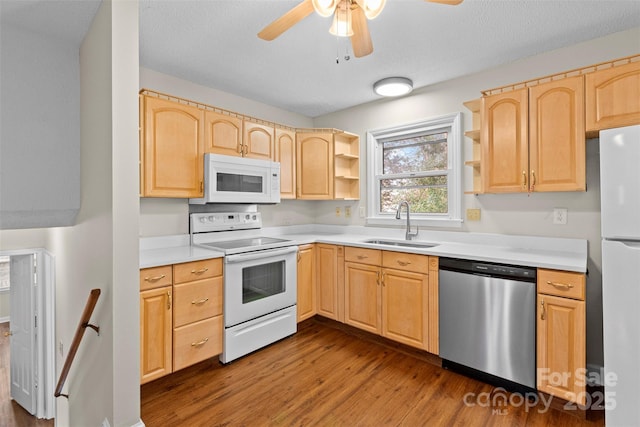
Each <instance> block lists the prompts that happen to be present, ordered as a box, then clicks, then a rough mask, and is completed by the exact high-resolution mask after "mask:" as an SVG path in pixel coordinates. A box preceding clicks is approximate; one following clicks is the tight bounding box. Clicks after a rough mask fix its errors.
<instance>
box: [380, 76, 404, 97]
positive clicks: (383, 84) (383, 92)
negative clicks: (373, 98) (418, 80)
mask: <svg viewBox="0 0 640 427" xmlns="http://www.w3.org/2000/svg"><path fill="white" fill-rule="evenodd" d="M412 90H413V82H412V81H411V80H409V79H408V78H406V77H387V78H384V79H382V80H378V81H377V82H375V83H374V84H373V91H374V92H375V93H376V94H378V95H380V96H401V95H406V94H408V93H409V92H411V91H412Z"/></svg>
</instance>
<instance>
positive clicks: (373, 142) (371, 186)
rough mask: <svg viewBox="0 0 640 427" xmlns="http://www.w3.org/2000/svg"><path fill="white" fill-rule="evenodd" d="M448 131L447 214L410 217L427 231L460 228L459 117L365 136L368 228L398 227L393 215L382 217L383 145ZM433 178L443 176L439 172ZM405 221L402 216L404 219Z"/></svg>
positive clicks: (446, 116) (460, 126) (453, 116)
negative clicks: (434, 132)
mask: <svg viewBox="0 0 640 427" xmlns="http://www.w3.org/2000/svg"><path fill="white" fill-rule="evenodd" d="M445 129H446V130H447V132H449V139H448V142H447V150H448V152H447V170H446V175H447V194H448V210H449V212H448V213H446V214H441V213H438V214H424V213H414V212H412V213H411V221H412V222H413V223H414V224H417V225H422V226H427V227H454V228H459V227H462V212H461V206H462V149H463V146H462V113H460V112H458V113H451V114H446V115H443V116H438V117H432V118H428V119H425V120H421V121H418V122H413V123H407V124H403V125H398V126H392V127H388V128H383V129H376V130H371V131H368V132H367V212H368V215H367V218H366V224H367V225H401V224H404V220H403V221H399V220H397V219H395V213H386V214H385V213H381V212H380V211H379V207H380V180H379V179H378V176H380V175H381V174H382V162H383V160H382V143H383V142H384V141H387V140H389V139H400V138H409V137H411V136H414V135H419V134H423V133H426V132H431V131H437V130H445ZM434 174H435V175H444V174H443V173H442V172H441V171H437V173H434ZM403 217H404V215H403Z"/></svg>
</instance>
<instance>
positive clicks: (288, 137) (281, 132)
mask: <svg viewBox="0 0 640 427" xmlns="http://www.w3.org/2000/svg"><path fill="white" fill-rule="evenodd" d="M275 160H276V162H280V198H281V199H295V198H296V134H295V132H293V131H289V130H285V129H276V157H275Z"/></svg>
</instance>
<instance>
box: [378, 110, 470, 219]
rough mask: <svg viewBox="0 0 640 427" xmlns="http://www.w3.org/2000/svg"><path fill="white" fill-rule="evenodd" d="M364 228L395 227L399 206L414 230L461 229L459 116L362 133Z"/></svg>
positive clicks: (443, 117) (454, 115) (458, 114)
mask: <svg viewBox="0 0 640 427" xmlns="http://www.w3.org/2000/svg"><path fill="white" fill-rule="evenodd" d="M367 145H368V146H367V154H368V162H367V164H368V166H369V170H368V178H369V179H368V180H367V185H368V187H367V193H368V211H369V214H370V215H369V217H368V218H367V223H368V224H378V225H383V224H398V220H396V219H395V213H396V209H397V207H398V204H399V203H400V202H402V201H404V200H406V201H407V202H409V205H410V206H411V218H412V220H415V222H416V223H417V224H421V225H427V226H446V227H455V226H460V225H461V223H462V220H461V215H460V202H461V191H460V188H461V161H460V158H461V114H460V113H457V114H451V115H447V116H442V117H437V118H433V119H428V120H425V121H421V122H418V123H411V124H408V125H402V126H396V127H393V128H387V129H380V130H375V131H371V132H368V133H367Z"/></svg>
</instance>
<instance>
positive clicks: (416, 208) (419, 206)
mask: <svg viewBox="0 0 640 427" xmlns="http://www.w3.org/2000/svg"><path fill="white" fill-rule="evenodd" d="M403 200H406V201H407V202H409V205H410V206H411V212H415V213H443V214H444V213H447V212H449V206H448V192H447V177H446V176H430V177H421V178H401V179H381V180H380V212H381V213H395V211H396V209H397V208H398V204H399V203H400V202H402V201H403Z"/></svg>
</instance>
